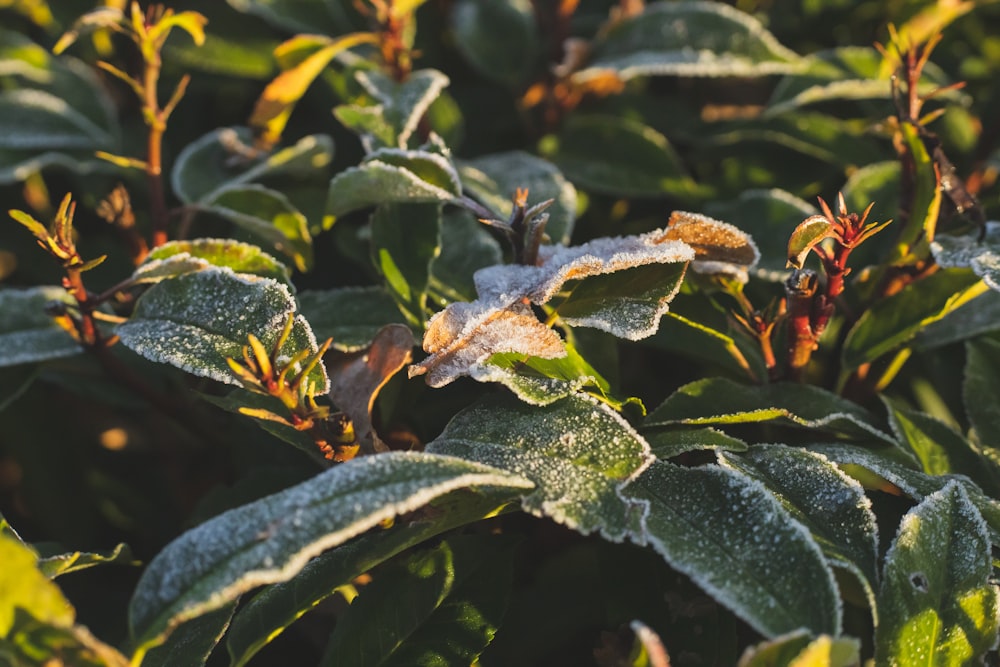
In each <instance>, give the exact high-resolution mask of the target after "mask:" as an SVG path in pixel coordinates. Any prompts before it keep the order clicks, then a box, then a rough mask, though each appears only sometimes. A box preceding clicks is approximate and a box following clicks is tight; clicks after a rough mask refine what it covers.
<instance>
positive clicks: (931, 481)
mask: <svg viewBox="0 0 1000 667" xmlns="http://www.w3.org/2000/svg"><path fill="white" fill-rule="evenodd" d="M809 448H810V449H811V450H813V451H815V452H818V453H820V454H823V455H824V456H826V457H827V458H828V459H830V460H831V461H834V462H836V463H837V464H838V465H840V466H841V467H843V466H845V465H846V466H860V467H861V468H864V469H865V470H867V471H869V472H872V473H874V474H875V475H877V476H878V477H880V478H881V479H883V480H885V481H886V482H888V483H889V484H891V485H893V486H895V487H897V488H898V489H899V490H900V491H902V492H903V493H905V494H906V495H907V496H909V497H911V498H913V499H914V500H922V499H923V498H925V497H927V496H929V495H931V494H932V493H935V492H937V491H940V490H941V489H942V488H944V487H945V485H947V484H948V483H949V482H951V481H957V482H958V483H959V484H961V485H962V486H963V487H964V488H965V492H966V494H967V495H968V497H969V499H970V500H971V501H972V504H973V505H975V506H976V509H978V510H979V512H980V514H982V515H983V518H984V519H986V523H987V524H988V525H989V527H990V531H991V533H992V539H993V542H994V544H1000V502H998V501H996V500H994V499H993V498H990V497H989V496H987V495H986V494H984V493H983V491H982V489H980V488H979V487H978V486H976V485H975V484H973V483H972V482H971V481H969V479H968V478H967V477H965V476H963V475H928V474H927V473H924V472H921V471H920V470H917V469H915V468H916V465H917V464H916V462H914V461H912V459H909V458H908V457H907V456H906V454H905V453H903V452H902V451H901V450H899V449H898V448H894V447H892V448H884V447H880V448H877V449H873V448H870V447H861V446H857V445H848V444H816V445H810V447H809ZM896 493H898V491H897V492H896Z"/></svg>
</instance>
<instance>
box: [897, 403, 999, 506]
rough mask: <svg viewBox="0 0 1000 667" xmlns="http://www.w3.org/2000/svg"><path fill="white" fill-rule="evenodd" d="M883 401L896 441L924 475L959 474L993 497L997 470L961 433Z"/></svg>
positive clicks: (922, 415)
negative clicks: (902, 446) (903, 447)
mask: <svg viewBox="0 0 1000 667" xmlns="http://www.w3.org/2000/svg"><path fill="white" fill-rule="evenodd" d="M882 400H883V402H884V403H885V405H886V408H887V410H888V412H889V423H890V425H891V426H892V430H893V432H894V433H895V434H896V437H897V439H898V440H899V441H900V442H901V443H903V444H904V445H905V446H906V447H907V448H908V449H909V451H911V452H912V453H913V455H914V456H915V457H916V459H917V461H919V462H920V465H921V467H922V468H923V469H924V472H926V473H927V474H928V475H947V474H949V473H960V474H963V475H966V476H968V477H969V478H970V479H971V480H972V481H974V482H976V483H977V484H979V485H980V486H981V487H983V488H984V489H986V490H987V491H990V492H991V493H992V494H996V493H997V492H998V491H1000V467H998V466H997V464H996V463H995V462H993V461H991V460H990V459H989V458H987V457H985V456H983V454H982V452H981V451H979V449H978V448H977V447H975V446H974V445H973V444H972V443H970V442H969V441H968V440H966V439H965V438H964V437H963V436H962V435H961V434H960V433H956V432H955V431H953V430H952V429H951V427H949V426H948V425H947V424H945V423H944V422H942V421H940V420H937V419H935V418H934V417H932V416H930V415H928V414H924V413H922V412H918V411H916V410H908V409H906V408H904V407H901V406H899V405H897V404H896V403H895V402H894V401H891V400H889V399H888V398H883V399H882Z"/></svg>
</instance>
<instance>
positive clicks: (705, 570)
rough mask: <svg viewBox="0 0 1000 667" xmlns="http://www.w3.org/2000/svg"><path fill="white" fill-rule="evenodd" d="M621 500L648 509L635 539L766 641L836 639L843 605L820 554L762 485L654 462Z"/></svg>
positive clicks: (716, 471) (712, 469) (711, 469)
mask: <svg viewBox="0 0 1000 667" xmlns="http://www.w3.org/2000/svg"><path fill="white" fill-rule="evenodd" d="M623 493H624V494H625V495H626V497H628V498H630V499H632V500H633V501H636V502H645V503H648V509H647V510H646V513H645V516H644V517H643V530H642V531H641V532H639V533H637V534H636V537H635V539H637V540H638V541H640V542H642V541H648V542H649V543H650V544H651V545H652V547H653V548H654V549H656V551H657V552H659V553H660V555H662V556H663V557H664V559H666V561H667V562H668V563H669V564H670V565H671V567H673V568H674V569H676V570H679V571H680V572H683V573H684V574H686V575H688V576H689V577H691V578H692V579H693V580H694V582H695V583H696V584H698V585H699V586H700V587H702V588H703V589H705V590H706V591H707V592H708V593H709V594H710V595H711V596H712V597H713V598H714V599H715V600H716V601H717V602H719V603H720V604H722V605H724V606H726V607H728V608H729V609H730V610H731V611H732V612H733V613H735V614H736V615H737V616H739V617H740V618H742V619H743V620H745V621H746V622H747V623H749V624H750V626H751V627H753V628H754V629H755V630H757V631H758V632H760V633H761V634H763V635H764V636H766V637H775V636H778V635H781V634H784V633H787V632H791V631H793V630H797V629H798V628H801V627H806V628H808V629H809V630H811V631H812V632H814V633H824V632H825V633H830V634H837V633H839V631H840V613H841V609H840V598H839V596H838V593H837V588H836V584H835V583H834V579H833V573H832V572H831V571H830V569H829V568H828V567H827V565H826V563H825V561H824V559H823V554H822V552H821V551H820V549H819V547H818V546H817V545H816V543H815V542H814V541H813V539H812V538H811V537H810V536H809V532H808V531H807V530H805V529H804V528H803V527H802V526H801V525H800V524H799V523H798V522H797V521H796V520H795V519H793V518H792V516H791V515H790V514H789V513H788V512H787V511H786V510H785V509H784V508H783V507H782V506H781V504H780V503H779V502H778V500H777V499H775V497H774V496H773V495H771V493H769V492H768V491H767V490H766V489H765V488H764V486H763V485H762V484H760V483H759V482H757V481H754V480H752V479H750V478H748V477H746V476H744V475H741V474H739V473H737V472H735V471H732V470H728V469H726V468H720V467H718V466H707V467H703V468H681V467H678V466H675V465H672V464H669V463H664V462H656V463H654V464H653V465H651V466H650V467H649V468H648V469H646V470H645V471H644V472H643V473H642V474H641V475H640V476H639V477H638V479H636V480H635V481H634V482H632V483H631V484H629V485H628V486H627V487H626V488H625V489H624V491H623ZM803 590H808V591H809V595H803V594H802V591H803Z"/></svg>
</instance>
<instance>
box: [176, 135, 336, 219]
mask: <svg viewBox="0 0 1000 667" xmlns="http://www.w3.org/2000/svg"><path fill="white" fill-rule="evenodd" d="M252 144H253V135H252V133H251V132H250V130H249V129H247V128H245V127H224V128H219V129H217V130H212V131H211V132H209V133H208V134H206V135H204V136H202V137H200V138H198V139H196V140H194V141H192V142H191V143H189V144H188V145H187V146H185V147H184V150H182V151H181V152H180V154H179V155H178V156H177V160H176V161H175V162H174V167H173V169H172V170H171V172H170V185H171V187H172V188H173V191H174V194H176V195H177V197H178V198H179V199H180V200H181V201H183V202H184V203H186V204H194V203H201V202H206V201H210V200H212V199H214V198H215V197H216V196H217V195H218V194H219V191H220V190H222V189H223V188H230V187H233V186H235V185H242V184H245V183H250V182H252V181H257V180H260V179H262V178H264V177H268V178H273V177H275V176H288V177H291V178H296V179H299V178H302V177H309V176H313V177H315V175H316V174H317V173H322V171H321V169H322V168H323V167H325V166H326V165H328V164H329V163H330V161H331V160H332V159H333V141H332V140H331V139H330V137H328V136H326V135H322V134H313V135H309V136H307V137H303V138H302V139H299V140H298V141H297V142H295V144H293V145H291V146H288V147H286V148H281V149H277V150H275V151H273V152H271V153H265V154H263V155H261V156H260V157H257V158H254V159H249V160H247V159H246V158H243V157H242V156H241V155H240V151H246V150H247V149H248V148H249V147H250V146H251V145H252Z"/></svg>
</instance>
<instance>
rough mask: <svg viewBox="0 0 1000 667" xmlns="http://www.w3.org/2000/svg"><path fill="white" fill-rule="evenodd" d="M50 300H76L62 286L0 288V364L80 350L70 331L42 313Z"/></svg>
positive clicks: (63, 355) (67, 302)
mask: <svg viewBox="0 0 1000 667" xmlns="http://www.w3.org/2000/svg"><path fill="white" fill-rule="evenodd" d="M52 302H57V303H60V304H64V305H68V306H72V305H75V304H76V301H74V299H73V298H72V297H70V296H69V294H68V293H67V292H66V290H65V289H63V288H62V287H56V286H39V287H27V288H23V289H19V288H6V289H2V290H0V313H3V318H0V367H3V366H16V365H17V364H27V363H33V362H38V361H45V360H46V359H57V358H59V357H69V356H72V355H74V354H79V353H80V352H82V351H83V348H82V347H81V346H80V344H79V343H78V342H77V341H76V340H74V339H73V337H72V336H70V335H69V333H68V332H67V331H66V330H65V329H63V328H62V327H60V326H59V325H58V324H56V322H55V320H54V319H53V318H52V316H50V315H49V314H47V313H46V312H45V308H46V305H47V304H49V303H52Z"/></svg>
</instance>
